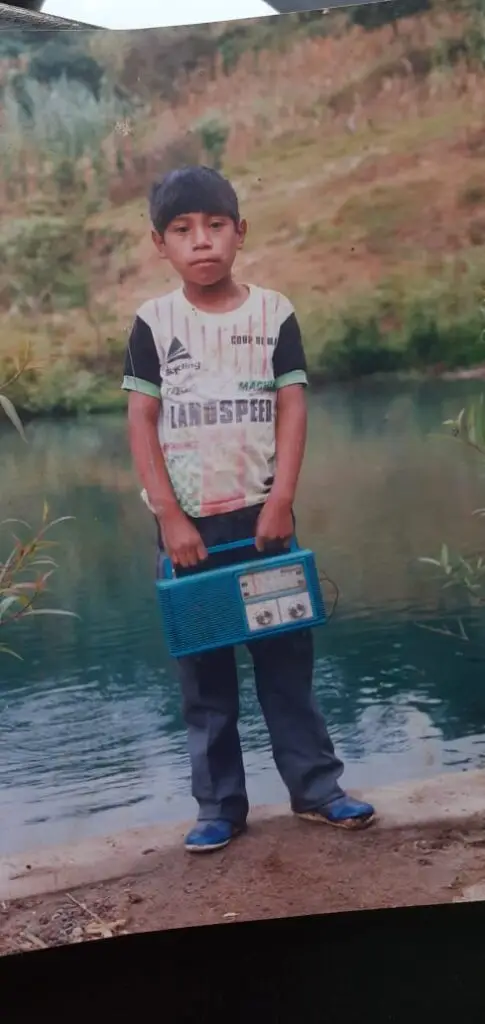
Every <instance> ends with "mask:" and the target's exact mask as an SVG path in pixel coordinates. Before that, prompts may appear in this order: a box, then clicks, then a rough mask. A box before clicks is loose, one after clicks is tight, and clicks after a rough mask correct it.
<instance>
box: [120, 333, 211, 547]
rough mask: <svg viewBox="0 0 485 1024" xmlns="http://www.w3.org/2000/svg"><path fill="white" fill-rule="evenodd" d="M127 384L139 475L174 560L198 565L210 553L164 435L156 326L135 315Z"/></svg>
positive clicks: (126, 361) (132, 438)
mask: <svg viewBox="0 0 485 1024" xmlns="http://www.w3.org/2000/svg"><path fill="white" fill-rule="evenodd" d="M123 388H124V389H125V390H126V391H129V399H128V432H129V439H130V448H131V453H132V457H133V462H134V464H135V469H136V471H137V474H138V476H139V478H140V480H141V482H142V484H143V486H144V488H145V490H146V492H147V495H148V500H149V502H150V506H151V508H152V510H153V512H154V514H155V515H156V517H157V519H158V522H159V524H160V529H161V531H162V538H163V543H164V547H165V550H166V551H167V554H168V555H169V557H170V558H171V560H172V562H173V563H174V565H182V566H190V565H195V564H196V563H197V562H198V561H200V560H201V559H204V558H206V557H207V552H206V549H205V547H204V544H203V543H202V540H201V537H200V535H199V533H198V531H197V530H196V528H195V527H194V526H193V524H192V523H191V522H190V520H189V519H188V518H187V516H186V515H185V513H184V512H183V511H182V509H181V508H180V505H179V503H178V501H177V498H176V495H175V492H174V489H173V487H172V483H171V480H170V477H169V474H168V471H167V467H166V465H165V459H164V456H163V452H162V449H161V446H160V441H159V436H158V421H159V416H160V402H161V398H160V363H159V359H158V355H157V351H156V347H155V343H154V341H153V336H152V333H151V330H150V328H149V326H148V324H146V323H145V322H144V321H143V320H141V319H140V318H139V317H137V319H136V320H135V324H134V326H133V330H132V332H131V336H130V340H129V342H128V348H127V352H126V358H125V374H124V379H123Z"/></svg>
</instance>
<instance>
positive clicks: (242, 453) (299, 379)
mask: <svg viewBox="0 0 485 1024" xmlns="http://www.w3.org/2000/svg"><path fill="white" fill-rule="evenodd" d="M248 292H249V293H248V298H247V300H246V301H245V302H244V303H243V304H242V305H241V306H240V307H239V308H238V309H235V310H232V311H231V312H229V313H207V312H203V311H201V310H199V309H196V308H195V307H194V306H192V305H191V304H190V303H189V302H188V301H187V299H186V298H185V295H184V293H183V290H182V289H181V288H180V289H178V290H177V291H174V292H171V293H170V294H169V295H164V296H163V297H162V298H158V299H151V300H149V301H148V302H145V303H144V305H143V306H142V307H141V308H140V309H139V310H138V313H137V316H136V319H135V322H134V325H133V328H132V331H131V335H130V340H129V343H128V348H127V352H126V359H125V375H124V380H123V388H125V389H126V390H128V391H139V392H141V393H142V394H146V395H152V396H153V397H156V398H159V399H160V400H161V409H160V420H159V438H160V444H161V447H162V451H163V453H164V457H165V462H166V466H167V470H168V473H169V476H170V479H171V481H172V486H173V488H174V491H175V494H176V496H177V500H178V501H179V504H180V505H181V507H182V508H183V509H184V511H185V512H186V513H187V514H188V515H190V516H192V517H195V518H198V517H201V516H210V515H217V514H220V513H222V512H232V511H235V510H236V509H240V508H245V507H247V506H251V505H257V504H260V503H262V502H264V500H265V499H266V497H267V495H268V493H269V491H270V489H271V485H272V482H273V476H274V467H275V443H276V436H275V410H276V392H277V390H278V389H279V388H282V387H285V386H287V385H289V384H303V385H306V383H307V373H306V362H305V355H304V352H303V346H302V341H301V335H300V329H299V327H298V323H297V320H296V316H295V313H294V310H293V307H292V305H291V303H290V302H289V301H288V299H286V298H285V297H284V296H283V295H280V294H279V293H278V292H274V291H269V290H267V289H263V288H257V287H254V286H252V285H251V287H249V289H248Z"/></svg>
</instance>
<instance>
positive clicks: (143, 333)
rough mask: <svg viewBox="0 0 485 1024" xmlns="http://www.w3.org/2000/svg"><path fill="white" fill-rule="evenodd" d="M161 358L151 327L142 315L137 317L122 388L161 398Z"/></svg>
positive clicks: (127, 349) (128, 348)
mask: <svg viewBox="0 0 485 1024" xmlns="http://www.w3.org/2000/svg"><path fill="white" fill-rule="evenodd" d="M160 384H161V374H160V360H159V358H158V353H157V349H156V345H155V341H154V338H153V334H152V331H151V328H150V327H149V326H148V324H147V323H145V321H144V320H142V318H141V317H140V316H137V317H136V318H135V322H134V324H133V327H132V329H131V334H130V337H129V341H128V345H127V348H126V355H125V369H124V377H123V383H122V385H121V386H122V388H123V389H124V390H125V391H138V392H139V393H140V394H142V395H150V396H151V397H153V398H160Z"/></svg>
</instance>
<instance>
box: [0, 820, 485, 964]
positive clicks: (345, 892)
mask: <svg viewBox="0 0 485 1024" xmlns="http://www.w3.org/2000/svg"><path fill="white" fill-rule="evenodd" d="M145 852H146V853H147V854H153V853H154V851H153V850H147V851H145ZM484 877H485V829H484V827H483V823H481V825H477V827H476V828H469V829H466V828H464V827H463V825H461V826H456V827H455V828H453V827H446V828H436V827H434V828H433V827H429V828H426V829H423V828H422V827H420V828H419V829H417V828H413V829H405V830H387V829H379V828H375V829H371V830H369V831H368V832H363V833H353V834H349V833H345V832H341V831H332V830H331V829H327V828H322V827H319V826H312V825H309V824H307V823H303V822H299V821H296V820H295V819H292V818H288V819H286V818H281V819H277V820H273V821H269V822H266V823H258V824H255V825H253V826H252V828H251V830H250V831H249V832H248V833H247V834H246V835H245V836H243V837H241V838H240V839H238V840H237V841H235V842H234V844H233V845H231V846H230V847H229V848H228V849H226V850H223V851H220V852H219V853H213V854H210V855H206V856H200V855H199V856H196V855H190V854H187V853H186V852H185V851H184V850H183V849H179V848H175V849H173V850H170V851H169V852H164V853H161V855H160V861H159V864H158V866H156V867H155V869H154V870H150V871H146V872H145V873H143V874H138V875H137V876H136V877H130V878H123V879H120V880H119V881H111V882H106V883H103V884H100V885H94V886H89V887H87V888H82V889H77V890H75V891H72V892H63V893H59V894H55V895H48V896H44V897H39V898H33V899H28V900H16V901H12V902H9V903H3V904H0V953H2V954H6V953H13V952H18V951H20V950H27V949H31V950H32V949H36V948H45V947H46V946H54V945H60V944H65V943H73V942H82V941H85V940H90V939H99V938H109V937H111V936H113V935H119V934H126V933H130V932H140V931H150V930H153V929H161V928H163V929H165V928H183V927H187V926H192V925H204V924H222V923H227V924H230V923H235V922H238V921H247V920H257V919H262V918H269V917H289V916H293V915H300V914H315V913H330V912H335V911H343V910H363V909H373V908H378V907H395V906H409V905H412V904H431V903H448V902H451V901H453V900H454V899H456V898H459V897H460V895H461V893H462V890H463V888H464V887H466V886H468V885H472V884H474V883H477V882H480V881H482V880H483V879H484Z"/></svg>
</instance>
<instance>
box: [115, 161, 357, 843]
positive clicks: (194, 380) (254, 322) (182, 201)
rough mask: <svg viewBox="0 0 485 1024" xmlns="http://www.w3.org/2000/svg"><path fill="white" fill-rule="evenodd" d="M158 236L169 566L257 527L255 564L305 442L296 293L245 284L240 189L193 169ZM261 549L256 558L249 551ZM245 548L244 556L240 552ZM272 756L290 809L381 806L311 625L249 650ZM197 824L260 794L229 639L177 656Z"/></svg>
mask: <svg viewBox="0 0 485 1024" xmlns="http://www.w3.org/2000/svg"><path fill="white" fill-rule="evenodd" d="M150 215H151V221H152V225H153V231H152V237H153V241H154V243H155V245H156V247H157V249H158V251H159V253H160V255H161V256H162V257H163V258H164V259H167V260H168V261H169V262H170V263H171V265H172V267H174V269H175V270H176V271H177V272H178V274H179V275H180V277H181V279H182V287H181V288H180V289H178V290H176V291H173V292H171V293H170V294H168V295H165V296H163V297H162V298H159V299H154V300H151V301H148V302H145V304H144V305H143V306H142V307H141V309H140V310H139V311H138V315H137V317H136V319H135V323H134V326H133V329H132V332H131V337H130V340H129V344H128V349H127V353H126V363H125V377H124V381H123V387H124V388H125V389H126V390H128V391H129V392H130V395H129V414H128V417H129V434H130V444H131V451H132V455H133V460H134V463H135V467H136V469H137V472H138V475H139V477H140V479H141V481H142V483H143V486H144V492H143V496H144V499H145V501H146V502H147V504H148V505H149V507H150V509H151V511H152V512H153V514H154V515H155V517H156V521H157V524H158V536H159V564H160V561H161V559H162V558H163V557H164V554H166V555H168V556H169V557H170V558H171V560H172V563H173V565H174V568H175V571H176V572H177V574H183V573H187V572H194V571H203V570H204V569H205V568H207V567H211V566H212V565H214V564H215V559H216V557H218V556H215V555H213V556H210V557H208V554H207V549H208V548H209V547H212V546H215V545H218V544H223V543H226V542H228V541H236V540H243V539H246V538H248V539H249V538H254V537H255V538H256V542H255V546H252V545H251V547H250V548H249V549H248V552H247V553H244V559H247V558H249V557H254V558H257V557H258V555H259V557H261V553H262V552H263V551H264V550H266V551H267V550H268V548H270V549H271V550H272V551H273V552H274V551H282V550H283V549H284V547H285V546H286V545H287V543H288V541H289V539H290V538H291V536H292V535H293V532H294V519H293V511H292V510H293V502H294V498H295V492H296V486H297V481H298V476H299V472H300V467H301V464H302V461H303V455H304V448H305V438H306V405H305V387H306V383H307V375H306V363H305V356H304V353H303V348H302V342H301V336H300V330H299V327H298V323H297V320H296V317H295V313H294V311H293V308H292V306H291V305H290V303H289V302H288V300H287V299H286V298H285V297H284V296H283V295H280V294H278V293H277V292H274V291H268V290H265V289H262V288H256V287H254V286H253V285H251V286H248V285H245V284H239V283H238V282H237V281H236V280H235V279H234V277H233V276H232V267H233V264H234V261H235V258H236V254H237V252H238V250H239V249H241V248H242V246H243V243H244V238H245V235H246V222H245V221H244V220H243V219H241V217H240V213H239V207H238V200H237V196H236V194H235V192H234V189H233V188H232V186H231V185H230V183H229V182H228V181H226V180H225V179H224V178H223V177H221V175H220V174H218V173H217V172H216V171H213V170H210V169H209V168H206V167H187V168H183V169H181V170H178V171H173V172H171V173H170V174H168V175H167V176H166V177H165V178H164V179H163V180H162V181H160V182H157V183H156V184H155V185H154V186H153V188H152V192H151V198H150ZM250 552H251V554H250ZM238 557H239V560H240V559H241V552H239V556H237V555H236V554H235V553H234V554H233V555H232V560H233V561H237V558H238ZM249 648H250V653H251V656H252V659H253V663H254V673H255V681H256V690H257V694H258V699H259V702H260V704H261V707H262V710H263V714H264V716H265V719H266V724H267V726H268V730H269V734H270V738H271V744H272V748H273V755H274V759H275V762H276V765H277V768H278V770H279V772H280V774H281V776H282V778H283V781H284V782H285V784H286V786H287V788H288V790H289V794H290V799H291V806H292V810H293V811H294V813H296V814H297V815H299V816H300V817H302V818H306V819H308V820H309V821H314V822H325V823H328V824H331V825H336V826H339V827H343V828H357V827H360V828H363V827H366V826H368V825H370V824H371V823H372V822H373V820H374V809H373V807H371V806H370V804H367V803H361V802H360V801H357V800H354V799H352V798H351V797H349V796H347V795H346V794H345V793H344V792H343V791H342V789H341V788H340V786H339V785H338V779H339V777H340V775H341V774H342V771H343V765H342V763H341V761H339V760H338V758H337V757H336V755H335V753H334V749H333V745H332V742H331V740H330V737H329V735H328V732H327V728H326V725H325V722H324V719H323V717H322V716H321V714H320V712H319V710H318V708H317V705H316V702H315V699H314V697H313V694H312V676H313V646H312V635H311V631H310V630H301V631H295V632H290V633H287V634H282V635H281V636H279V637H276V638H275V637H273V638H260V639H258V640H256V641H255V642H254V643H251V644H250V645H249ZM179 672H180V683H181V690H182V700H183V710H184V718H185V722H186V725H187V730H188V746H189V753H190V759H191V768H192V793H193V796H194V797H195V799H196V801H197V803H198V805H199V814H198V822H197V824H196V826H195V828H194V829H193V830H192V831H191V832H190V833H189V835H188V836H187V837H186V839H185V846H186V849H187V850H189V851H192V852H207V851H211V850H216V849H220V848H221V847H224V846H227V845H228V843H229V842H230V841H231V840H232V839H233V838H235V837H236V836H237V835H239V834H240V833H241V832H242V831H243V830H244V829H245V827H246V818H247V814H248V799H247V795H246V786H245V777H244V768H243V760H242V754H241V745H240V740H239V735H238V729H237V720H238V712H239V703H238V681H237V672H236V662H235V657H234V651H233V649H232V648H224V649H221V650H216V651H213V652H209V653H207V654H204V655H202V656H200V657H188V658H182V659H180V661H179Z"/></svg>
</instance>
